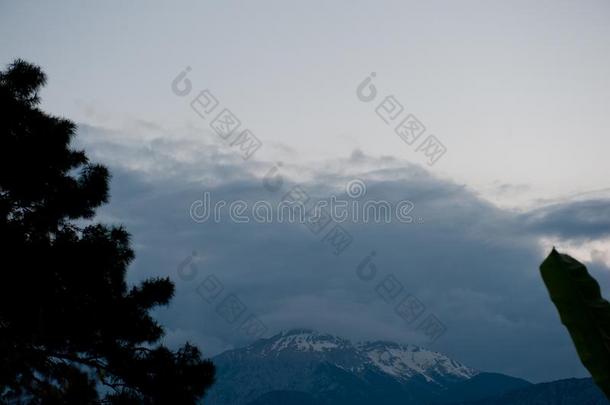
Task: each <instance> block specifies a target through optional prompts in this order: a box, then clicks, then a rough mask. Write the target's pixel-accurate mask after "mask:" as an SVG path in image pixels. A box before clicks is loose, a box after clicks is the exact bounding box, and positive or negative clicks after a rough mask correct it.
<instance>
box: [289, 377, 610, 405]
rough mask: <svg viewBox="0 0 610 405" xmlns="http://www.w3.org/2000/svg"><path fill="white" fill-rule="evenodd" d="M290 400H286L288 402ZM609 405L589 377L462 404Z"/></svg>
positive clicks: (551, 383)
mask: <svg viewBox="0 0 610 405" xmlns="http://www.w3.org/2000/svg"><path fill="white" fill-rule="evenodd" d="M288 403H290V402H286V404H288ZM572 404H578V405H610V401H608V400H607V399H606V397H605V396H604V394H603V393H602V392H601V391H600V390H599V388H597V386H596V385H595V383H593V380H591V379H590V378H581V379H576V378H571V379H568V380H559V381H553V382H548V383H542V384H535V385H531V386H528V387H525V388H521V389H517V390H514V391H510V392H507V393H504V394H501V395H498V396H494V397H491V398H487V399H485V400H482V401H474V402H467V403H464V404H462V405H572Z"/></svg>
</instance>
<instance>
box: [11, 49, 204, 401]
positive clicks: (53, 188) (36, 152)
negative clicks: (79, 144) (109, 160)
mask: <svg viewBox="0 0 610 405" xmlns="http://www.w3.org/2000/svg"><path fill="white" fill-rule="evenodd" d="M45 80H46V78H45V75H44V73H43V72H42V71H41V70H40V68H38V67H37V66H34V65H32V64H29V63H27V62H24V61H22V60H16V61H15V62H13V63H12V64H11V65H9V67H8V68H7V69H6V70H5V71H3V72H0V238H1V240H0V243H1V246H2V273H1V278H0V402H4V403H9V401H13V402H12V403H28V404H45V405H46V404H88V403H113V404H194V403H196V402H197V400H198V399H199V398H200V397H202V395H203V394H204V392H205V390H206V389H207V388H208V387H209V386H210V385H211V384H212V382H213V379H214V366H213V364H212V363H211V362H209V361H207V360H202V358H201V355H200V352H199V350H198V349H197V348H196V347H194V346H192V345H190V344H188V343H187V344H185V345H184V346H183V347H182V348H180V349H179V350H177V351H172V350H170V349H168V348H166V347H164V346H163V345H161V344H160V343H159V340H160V338H161V337H162V335H163V328H162V327H161V325H159V324H158V323H157V322H155V321H154V320H153V319H152V318H151V316H150V315H149V312H150V310H151V309H152V308H154V307H156V306H159V305H167V304H168V302H169V301H170V299H171V297H172V296H173V294H174V285H173V284H172V282H171V281H170V280H169V279H168V278H163V279H149V280H146V281H144V282H142V283H141V284H139V285H137V286H133V287H129V286H128V285H127V283H126V281H125V274H126V270H127V267H128V265H129V263H130V262H131V261H132V259H133V257H134V255H133V251H132V250H131V248H130V242H129V235H128V233H127V232H126V231H125V229H124V228H122V227H110V226H106V225H103V224H95V223H93V222H92V221H86V220H91V219H92V218H93V216H94V214H95V209H96V208H97V207H99V206H100V205H102V204H103V203H106V202H107V200H108V181H109V173H108V170H107V169H106V168H105V167H104V166H101V165H97V164H92V163H90V162H89V160H88V158H87V156H86V154H85V153H84V152H83V151H80V150H74V149H72V148H71V147H70V142H71V139H72V138H73V137H74V135H75V131H76V127H75V125H74V124H73V123H72V122H70V121H68V120H66V119H63V118H58V117H53V116H50V115H48V114H46V113H44V112H42V111H41V110H40V109H39V108H38V105H39V96H38V92H39V90H40V88H41V87H42V86H43V85H44V84H45Z"/></svg>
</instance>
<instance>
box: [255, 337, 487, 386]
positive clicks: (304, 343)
mask: <svg viewBox="0 0 610 405" xmlns="http://www.w3.org/2000/svg"><path fill="white" fill-rule="evenodd" d="M246 349H247V350H248V352H249V353H250V354H251V355H253V354H255V353H256V354H258V355H259V356H261V357H276V358H279V357H283V356H291V357H295V356H305V355H306V356H307V357H309V358H312V359H314V358H315V359H317V360H318V361H326V362H328V363H331V364H333V365H335V366H337V367H339V368H342V369H344V370H349V371H355V372H358V371H362V370H365V369H369V368H371V367H372V368H375V369H377V370H378V371H380V372H382V373H385V374H388V375H390V376H392V377H394V378H397V379H401V380H409V379H411V378H413V377H414V376H421V377H423V378H424V379H425V380H426V381H427V382H437V380H438V379H439V377H440V378H441V379H446V378H452V379H469V378H472V377H474V376H475V375H477V374H478V373H479V372H478V371H477V370H474V369H472V368H469V367H467V366H465V365H463V364H461V363H459V362H457V361H455V360H453V359H451V358H449V357H447V356H445V355H444V354H441V353H437V352H434V351H430V350H427V349H423V348H421V347H418V346H414V345H401V344H397V343H393V342H381V341H376V342H358V343H352V342H350V341H349V340H346V339H344V338H341V337H338V336H334V335H329V334H323V333H319V332H316V331H314V330H310V329H294V330H290V331H284V332H281V333H278V334H277V335H275V336H273V337H271V338H269V339H264V340H261V341H259V342H256V343H255V344H253V345H251V346H249V347H248V348H246Z"/></svg>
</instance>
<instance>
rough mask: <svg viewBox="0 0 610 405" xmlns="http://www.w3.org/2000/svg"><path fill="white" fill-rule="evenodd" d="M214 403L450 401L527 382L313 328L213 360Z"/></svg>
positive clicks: (421, 350)
mask: <svg viewBox="0 0 610 405" xmlns="http://www.w3.org/2000/svg"><path fill="white" fill-rule="evenodd" d="M213 361H214V363H215V364H216V366H217V369H218V379H217V383H216V384H215V385H214V387H213V388H212V390H211V391H210V393H209V395H208V396H207V397H206V400H205V401H206V402H205V403H206V404H210V405H224V404H227V405H228V404H235V405H262V404H371V403H375V404H385V405H391V404H397V405H398V404H403V405H404V404H422V403H427V404H446V403H455V402H457V401H467V400H468V401H469V400H478V399H482V398H485V397H488V396H492V395H499V394H501V393H504V392H507V391H510V390H513V389H516V388H524V387H528V386H530V385H531V384H530V383H529V382H527V381H525V380H522V379H518V378H514V377H510V376H506V375H503V374H495V373H486V372H481V371H480V370H475V369H473V368H471V367H468V366H466V365H464V364H462V363H460V362H459V361H457V360H454V359H451V358H450V357H448V356H446V355H444V354H442V353H438V352H434V351H431V350H428V349H424V348H422V347H418V346H414V345H408V344H399V343H395V342H386V341H373V342H351V341H349V340H346V339H343V338H341V337H338V336H334V335H330V334H324V333H319V332H316V331H313V330H309V329H295V330H290V331H284V332H281V333H278V334H276V335H275V336H273V337H271V338H269V339H261V340H259V341H257V342H255V343H253V344H251V345H249V346H246V347H244V348H240V349H236V350H230V351H227V352H224V353H222V354H220V355H218V356H216V357H215V358H214V359H213Z"/></svg>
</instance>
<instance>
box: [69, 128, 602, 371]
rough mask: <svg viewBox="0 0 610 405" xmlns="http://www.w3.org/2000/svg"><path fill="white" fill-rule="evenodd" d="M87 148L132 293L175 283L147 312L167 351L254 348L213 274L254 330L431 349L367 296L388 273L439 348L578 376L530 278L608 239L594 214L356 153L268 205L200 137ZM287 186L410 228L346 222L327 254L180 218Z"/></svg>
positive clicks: (262, 230)
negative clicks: (545, 265) (401, 209)
mask: <svg viewBox="0 0 610 405" xmlns="http://www.w3.org/2000/svg"><path fill="white" fill-rule="evenodd" d="M81 135H82V136H81V139H80V141H79V142H81V144H82V145H83V146H85V147H87V149H88V150H90V152H91V154H92V155H93V156H94V157H95V158H96V159H98V160H100V161H102V162H105V163H107V164H109V165H110V167H111V170H112V172H113V180H112V185H111V187H112V189H111V190H112V201H111V203H110V204H109V205H108V206H107V207H105V208H104V209H103V210H102V212H101V213H100V219H102V220H111V221H118V222H122V223H125V224H126V225H127V227H128V229H129V231H130V232H131V233H132V235H133V242H134V246H135V248H136V255H137V258H136V260H135V262H134V264H133V267H132V269H131V271H130V279H131V280H132V281H135V280H138V279H141V278H143V277H147V276H165V275H169V276H170V277H171V278H172V279H173V280H174V281H176V283H177V295H176V298H175V300H174V301H173V303H172V305H171V306H170V307H169V308H167V309H162V310H159V311H158V313H157V316H158V317H159V318H160V319H161V320H162V321H163V322H164V324H166V325H167V326H168V335H167V341H168V342H169V343H170V344H174V343H178V342H180V341H183V340H185V339H188V340H191V341H194V342H195V343H198V344H200V345H201V346H202V348H203V350H204V351H205V352H206V353H207V354H208V355H213V354H216V353H218V352H219V351H222V350H224V349H227V348H230V347H232V346H234V345H241V344H244V343H247V342H248V339H249V338H248V337H247V336H246V335H244V334H243V333H241V332H240V331H239V330H238V328H237V327H236V326H234V325H232V324H230V323H228V322H227V321H225V320H224V319H223V318H222V317H221V316H219V315H218V314H217V313H216V312H215V306H214V305H211V304H209V303H207V302H206V301H205V300H203V299H202V298H201V297H200V296H199V295H198V294H197V288H198V286H200V285H201V283H202V282H203V281H204V280H205V279H206V277H207V276H210V275H214V276H215V277H216V278H217V279H218V280H219V281H220V282H221V283H222V285H223V286H224V290H223V294H229V293H233V294H235V296H236V297H238V298H239V300H240V301H241V302H243V304H244V305H245V306H247V313H253V314H256V315H257V316H258V317H259V318H260V319H261V320H262V321H263V322H264V324H265V325H266V326H267V327H268V328H269V331H268V334H272V333H275V332H276V331H277V330H279V329H286V328H294V327H310V328H315V329H319V330H322V331H326V332H330V333H336V334H340V335H343V336H346V337H349V338H352V339H384V340H395V341H401V342H410V343H422V342H425V339H424V338H423V336H421V334H420V333H418V332H417V331H416V327H415V325H416V324H417V322H415V323H414V324H413V325H409V324H406V322H405V321H403V320H402V319H401V318H400V317H399V316H398V315H397V314H396V313H395V312H394V309H393V308H394V306H393V305H391V304H388V303H387V302H385V301H384V300H383V299H382V298H381V297H380V296H379V295H378V294H377V292H376V291H375V289H376V287H377V286H378V284H379V282H381V281H382V280H384V279H385V277H387V276H390V275H392V276H393V277H394V279H395V280H397V281H398V282H399V283H400V284H401V285H402V286H403V293H404V294H410V295H413V296H415V297H417V299H419V301H421V303H423V305H425V308H426V309H425V315H427V314H434V315H436V316H437V317H438V318H439V319H440V320H441V321H442V322H443V323H444V324H445V325H446V327H447V332H446V333H445V335H443V336H442V337H441V338H440V339H438V340H437V341H436V342H435V343H434V345H433V348H434V349H436V350H439V351H441V352H445V353H447V354H449V355H451V356H454V357H455V358H457V359H458V360H461V361H463V362H465V363H466V364H468V365H469V366H472V367H475V368H479V369H483V370H490V371H498V372H505V373H509V374H513V375H516V376H521V377H525V378H530V379H532V380H535V381H539V380H550V379H556V378H561V377H571V376H575V375H578V376H580V375H584V370H583V369H582V367H581V366H580V364H579V362H578V359H577V357H576V354H575V352H574V349H573V347H572V344H571V342H570V340H569V337H568V335H567V333H566V331H565V330H564V328H563V327H562V326H561V324H560V323H559V318H558V316H557V314H556V312H555V309H554V307H553V306H552V304H551V303H550V301H549V299H548V296H547V293H546V291H545V289H544V286H543V284H542V281H541V279H540V277H539V274H538V265H539V263H540V262H541V260H542V259H543V257H544V254H545V252H543V251H542V250H541V248H540V244H539V239H540V237H541V236H545V235H559V236H561V237H564V238H572V237H585V236H586V235H590V236H589V237H601V236H606V235H607V233H606V232H607V229H608V227H607V224H608V219H607V218H609V216H608V215H607V213H608V205H607V204H604V202H603V201H589V202H578V203H572V204H567V203H566V204H563V205H561V204H559V205H555V206H551V207H546V208H542V209H538V210H536V211H533V212H529V213H525V214H515V213H512V212H509V211H504V210H502V209H499V208H497V207H495V206H494V205H492V204H490V203H488V202H486V201H485V200H482V199H481V198H480V197H478V196H477V195H476V194H475V193H474V192H473V191H471V190H469V189H468V188H467V187H465V186H463V185H459V184H455V183H453V182H451V181H449V180H446V179H439V178H436V177H434V176H433V175H431V174H430V173H429V172H428V171H426V170H425V169H423V168H421V167H420V166H416V165H412V164H409V163H407V162H402V161H398V160H396V159H387V158H385V159H377V158H373V157H371V156H367V155H366V154H365V153H363V152H362V151H356V152H354V153H352V154H351V156H350V157H348V158H346V159H344V160H336V161H333V162H320V163H319V164H316V165H315V166H314V167H313V168H311V169H308V168H303V167H296V166H293V165H290V164H287V163H286V164H284V166H282V167H281V168H280V171H279V173H280V174H281V175H282V176H283V183H282V187H281V189H279V190H277V191H270V190H269V189H268V188H265V187H264V186H263V182H262V179H263V177H264V176H265V175H266V174H267V173H268V171H269V169H270V168H271V167H273V164H272V163H266V162H260V161H252V162H251V161H248V162H244V161H242V160H241V158H239V157H238V156H234V155H232V154H231V152H230V150H225V149H223V148H222V145H220V144H219V143H215V140H214V139H211V140H210V139H208V138H206V137H205V136H203V135H201V136H199V137H191V138H181V139H177V138H172V137H171V136H161V135H160V136H159V137H156V138H155V137H153V138H152V139H149V140H147V141H141V140H139V141H135V140H133V141H132V140H130V139H129V138H127V139H124V138H122V135H121V134H120V133H115V134H112V133H111V132H109V131H106V130H103V129H101V128H92V127H85V128H84V129H83V130H82V133H81ZM297 178H298V179H303V180H302V181H300V184H301V186H302V187H303V188H304V189H306V190H307V191H308V193H309V194H310V195H311V196H312V198H326V197H328V196H329V195H331V194H333V193H334V194H336V195H337V196H343V197H346V196H345V189H344V187H345V185H346V184H347V183H348V182H349V181H351V180H353V179H355V178H357V179H361V180H363V181H364V182H365V183H366V186H367V190H366V195H365V196H364V198H366V199H371V200H380V199H386V200H388V201H390V202H398V201H400V200H405V199H408V200H410V201H412V202H413V203H414V204H415V208H414V210H413V212H412V215H413V217H414V218H415V219H416V220H415V221H414V222H413V223H410V224H407V223H401V222H398V221H394V222H392V223H390V224H385V223H383V224H379V223H343V224H342V226H343V227H344V228H345V229H346V230H347V231H348V232H349V233H350V234H351V235H352V237H353V242H352V244H351V245H350V246H349V248H348V249H347V250H346V251H345V252H344V253H343V254H341V255H339V256H336V255H334V254H333V252H332V249H331V247H330V246H329V245H328V244H327V243H324V242H323V241H322V237H323V234H321V235H314V234H312V233H311V232H310V231H309V229H308V228H307V227H306V226H304V225H303V224H295V223H292V224H291V223H268V224H260V223H255V222H250V223H247V224H236V223H231V222H230V221H228V219H227V218H226V217H225V220H224V221H223V222H221V223H214V222H206V223H196V222H194V221H193V220H192V219H191V218H190V216H189V207H190V206H191V203H192V202H193V201H195V200H196V199H200V198H201V197H202V193H203V192H204V191H209V192H210V193H211V196H212V198H213V199H214V200H220V199H224V200H228V201H234V200H244V201H248V202H253V201H257V200H267V201H269V202H272V203H273V202H277V201H279V200H280V199H281V198H282V196H283V195H284V194H285V193H287V192H288V191H289V190H290V189H291V187H293V186H294V185H295V184H296V183H295V181H296V180H295V179H297ZM346 198H347V197H346ZM419 219H421V220H419ZM325 231H326V230H325ZM372 251H375V252H376V256H375V257H374V264H375V265H376V266H377V269H378V274H377V276H376V278H375V279H374V280H373V281H371V282H365V281H363V280H361V279H359V278H358V277H357V274H356V267H357V266H358V264H359V263H361V262H362V260H363V259H364V258H365V257H366V256H367V255H369V254H370V253H371V252H372ZM192 252H197V256H196V257H195V258H194V259H193V263H194V265H195V266H196V269H197V273H196V274H195V276H194V278H193V279H192V280H184V279H181V278H180V277H179V275H178V272H177V267H178V265H179V264H180V263H181V262H183V261H184V259H185V258H187V257H189V255H191V254H192ZM594 271H595V272H597V273H596V274H600V273H599V272H601V271H602V269H601V268H600V267H594ZM606 274H607V273H606Z"/></svg>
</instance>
